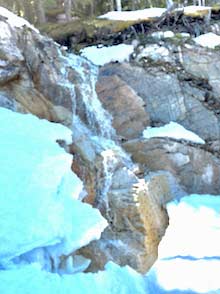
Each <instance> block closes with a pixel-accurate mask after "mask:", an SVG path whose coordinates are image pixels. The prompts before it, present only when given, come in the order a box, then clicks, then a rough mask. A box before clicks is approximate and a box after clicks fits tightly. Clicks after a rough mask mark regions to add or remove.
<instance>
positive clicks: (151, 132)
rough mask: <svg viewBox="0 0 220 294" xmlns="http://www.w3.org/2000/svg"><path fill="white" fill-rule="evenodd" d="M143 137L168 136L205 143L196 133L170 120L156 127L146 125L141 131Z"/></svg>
mask: <svg viewBox="0 0 220 294" xmlns="http://www.w3.org/2000/svg"><path fill="white" fill-rule="evenodd" d="M143 137H144V138H146V139H150V138H154V137H169V138H174V139H177V140H179V139H184V140H187V141H191V142H194V143H197V144H205V141H204V140H203V139H201V138H200V137H199V136H198V135H196V134H195V133H193V132H191V131H189V130H187V129H185V128H184V127H183V126H181V125H180V124H178V123H176V122H172V121H171V122H170V123H169V124H166V125H164V126H162V127H158V128H152V127H147V128H146V129H145V130H144V131H143Z"/></svg>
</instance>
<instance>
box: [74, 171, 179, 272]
mask: <svg viewBox="0 0 220 294" xmlns="http://www.w3.org/2000/svg"><path fill="white" fill-rule="evenodd" d="M114 177H117V178H120V181H119V180H115V179H114V178H113V185H112V187H111V190H110V192H109V195H108V197H109V214H108V217H109V219H110V226H109V228H107V229H106V230H105V231H104V233H103V235H102V239H101V240H99V241H97V242H96V241H94V242H92V243H91V244H90V245H89V246H87V247H85V248H83V249H81V250H80V251H79V253H80V254H83V255H84V256H86V257H87V258H91V257H93V262H92V264H91V266H90V268H89V269H90V270H92V271H94V270H97V269H98V268H103V267H104V264H105V263H106V261H107V260H109V259H110V260H115V261H116V263H118V264H121V265H126V264H129V265H130V266H131V267H133V268H135V269H136V270H138V271H140V272H142V273H145V272H146V271H147V270H148V269H149V268H150V267H151V266H152V264H153V263H154V261H155V260H156V258H157V247H158V244H159V242H160V240H161V238H162V237H163V235H164V233H165V230H166V228H167V225H168V217H167V212H166V210H165V204H166V203H167V202H168V201H170V200H171V199H174V198H175V197H177V191H178V193H179V195H184V192H183V191H182V190H181V189H177V187H178V184H177V183H176V182H175V180H174V178H173V177H172V176H171V175H170V174H169V173H166V172H164V173H163V172H161V173H152V174H150V175H149V176H148V177H146V178H145V179H143V180H139V181H137V179H135V178H134V177H132V176H131V175H130V177H128V173H127V171H126V170H125V169H123V170H119V171H117V172H116V173H115V175H114ZM132 178H133V179H132ZM132 182H133V183H132Z"/></svg>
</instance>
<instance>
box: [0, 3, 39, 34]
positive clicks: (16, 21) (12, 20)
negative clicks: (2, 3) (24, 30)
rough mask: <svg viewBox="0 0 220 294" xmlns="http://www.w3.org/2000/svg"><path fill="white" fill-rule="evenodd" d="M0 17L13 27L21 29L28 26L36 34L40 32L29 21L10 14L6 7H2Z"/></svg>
mask: <svg viewBox="0 0 220 294" xmlns="http://www.w3.org/2000/svg"><path fill="white" fill-rule="evenodd" d="M0 15H1V16H2V17H4V18H6V19H7V22H8V23H9V25H10V26H11V27H16V28H20V27H23V26H27V27H28V28H31V29H32V30H33V31H35V32H39V31H38V30H37V29H36V28H35V27H34V26H32V25H31V24H30V23H29V22H28V21H27V20H25V19H24V18H21V17H19V16H17V15H15V14H14V13H12V12H10V11H9V10H8V9H6V8H4V7H0Z"/></svg>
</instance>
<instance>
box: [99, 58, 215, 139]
mask: <svg viewBox="0 0 220 294" xmlns="http://www.w3.org/2000/svg"><path fill="white" fill-rule="evenodd" d="M164 66H166V63H165V65H164ZM174 66H175V67H174ZM174 66H173V70H174V71H175V70H176V67H177V65H174ZM177 69H178V67H177ZM165 70H166V69H165V68H164V67H163V66H161V65H158V64H156V65H154V64H153V65H151V66H150V65H149V66H147V67H146V68H142V67H140V66H136V65H131V64H109V65H106V66H104V67H103V68H102V69H101V71H100V76H101V77H106V76H112V75H113V76H115V75H117V76H118V77H119V78H120V79H122V80H123V81H125V82H126V83H127V85H129V87H131V88H132V89H133V90H134V91H135V93H137V94H138V95H139V96H140V97H141V98H142V99H143V101H144V103H145V105H146V107H145V111H146V113H147V115H149V117H150V120H151V122H152V123H153V124H157V123H160V124H165V123H168V122H170V121H176V122H178V123H180V124H182V125H183V126H184V127H186V128H187V129H189V130H192V131H193V132H195V133H197V134H198V135H199V136H201V137H202V138H204V139H207V140H209V139H219V119H218V115H217V114H216V113H213V112H212V111H211V110H210V109H209V108H208V107H207V106H206V105H204V103H203V102H204V101H205V99H206V98H205V97H206V96H207V95H209V94H208V93H209V92H210V91H209V90H207V89H202V87H197V86H196V85H193V82H192V83H189V81H188V82H187V79H192V78H189V77H188V76H187V74H186V75H185V77H184V76H182V77H181V76H180V74H181V72H178V70H177V72H176V73H172V72H170V73H169V72H168V73H167V72H166V71H165ZM184 79H185V80H184ZM210 95H211V94H210ZM204 118H205V119H204Z"/></svg>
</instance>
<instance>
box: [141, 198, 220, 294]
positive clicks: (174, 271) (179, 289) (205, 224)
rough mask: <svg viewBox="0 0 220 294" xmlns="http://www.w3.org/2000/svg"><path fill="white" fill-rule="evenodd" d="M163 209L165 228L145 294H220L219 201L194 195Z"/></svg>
mask: <svg viewBox="0 0 220 294" xmlns="http://www.w3.org/2000/svg"><path fill="white" fill-rule="evenodd" d="M167 209H168V214H169V226H168V228H167V230H166V233H165V236H164V237H163V239H162V241H161V243H160V245H159V249H158V253H159V254H158V261H157V262H156V263H155V264H154V266H153V267H152V269H151V270H150V272H149V273H148V274H147V277H146V280H147V284H148V285H149V290H150V291H149V292H150V293H151V294H162V293H170V294H171V293H172V294H173V293H175V294H179V293H183V292H184V293H185V292H186V293H220V283H219V271H220V239H219V233H220V197H219V196H211V195H196V194H194V195H190V196H187V197H183V198H182V199H181V200H180V201H172V202H170V203H169V204H168V205H167ZM217 291H218V292H217Z"/></svg>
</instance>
